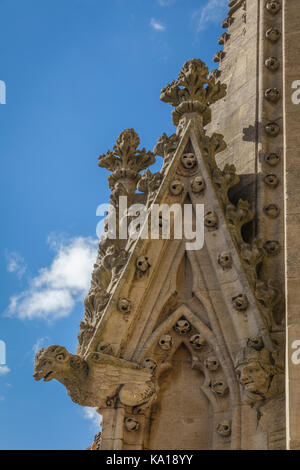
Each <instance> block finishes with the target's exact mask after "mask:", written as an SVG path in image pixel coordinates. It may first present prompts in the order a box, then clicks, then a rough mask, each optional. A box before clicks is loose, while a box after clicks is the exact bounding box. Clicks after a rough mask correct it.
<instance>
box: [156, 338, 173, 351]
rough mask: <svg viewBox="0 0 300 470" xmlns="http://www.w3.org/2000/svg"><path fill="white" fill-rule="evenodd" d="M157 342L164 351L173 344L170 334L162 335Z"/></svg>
mask: <svg viewBox="0 0 300 470" xmlns="http://www.w3.org/2000/svg"><path fill="white" fill-rule="evenodd" d="M158 344H159V346H160V348H161V349H163V350H164V351H169V350H170V349H171V348H172V346H173V338H172V336H170V335H163V336H162V337H161V338H160V340H159V343H158Z"/></svg>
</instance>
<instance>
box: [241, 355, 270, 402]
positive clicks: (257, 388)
mask: <svg viewBox="0 0 300 470" xmlns="http://www.w3.org/2000/svg"><path fill="white" fill-rule="evenodd" d="M268 369H269V368H268V367H267V366H266V367H265V368H263V367H262V365H261V364H260V362H259V361H258V360H250V361H249V362H248V363H246V364H241V365H239V366H238V368H237V372H238V376H239V381H240V383H241V384H242V386H243V387H244V390H245V392H246V393H247V394H250V395H249V396H250V397H251V398H254V399H255V400H256V401H257V400H262V399H263V398H264V397H265V395H266V394H267V392H268V390H269V386H270V382H271V375H270V370H268Z"/></svg>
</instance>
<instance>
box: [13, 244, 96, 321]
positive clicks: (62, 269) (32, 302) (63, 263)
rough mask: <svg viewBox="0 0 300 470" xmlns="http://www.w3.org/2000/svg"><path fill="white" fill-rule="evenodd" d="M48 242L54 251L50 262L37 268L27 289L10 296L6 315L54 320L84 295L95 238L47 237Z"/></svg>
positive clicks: (93, 255) (60, 316)
mask: <svg viewBox="0 0 300 470" xmlns="http://www.w3.org/2000/svg"><path fill="white" fill-rule="evenodd" d="M48 242H49V244H50V246H51V248H52V249H53V250H54V252H55V255H54V259H53V261H52V263H51V265H50V266H49V267H44V268H42V269H40V271H39V273H38V275H37V276H36V277H34V278H32V279H31V280H30V281H29V286H28V289H27V290H25V291H23V292H21V293H20V294H17V295H14V296H13V297H11V299H10V305H9V307H8V309H7V312H6V314H7V315H8V316H16V317H18V318H20V319H30V320H32V319H35V318H43V319H47V320H56V319H58V318H62V317H66V316H68V315H69V314H70V313H71V311H72V309H73V307H74V306H75V304H76V302H79V301H82V300H83V298H84V296H85V295H86V293H87V291H88V289H89V285H90V280H91V272H92V269H93V264H94V263H95V261H96V257H97V246H98V242H97V240H94V239H91V238H84V237H76V238H72V239H69V240H62V239H56V240H55V239H54V238H53V237H51V238H50V239H49V240H48Z"/></svg>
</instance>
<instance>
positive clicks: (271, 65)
mask: <svg viewBox="0 0 300 470" xmlns="http://www.w3.org/2000/svg"><path fill="white" fill-rule="evenodd" d="M265 66H266V67H267V69H269V70H271V72H275V71H276V70H278V69H279V66H280V62H279V60H278V59H277V57H268V58H267V59H266V60H265Z"/></svg>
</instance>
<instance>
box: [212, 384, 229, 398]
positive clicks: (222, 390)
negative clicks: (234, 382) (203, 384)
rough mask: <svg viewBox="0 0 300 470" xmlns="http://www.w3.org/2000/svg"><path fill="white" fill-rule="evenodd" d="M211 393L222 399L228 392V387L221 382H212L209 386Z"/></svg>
mask: <svg viewBox="0 0 300 470" xmlns="http://www.w3.org/2000/svg"><path fill="white" fill-rule="evenodd" d="M210 388H211V389H212V391H213V392H214V393H215V394H216V395H218V396H219V397H223V396H224V395H226V394H227V393H228V391H229V388H228V385H227V383H226V382H225V381H223V380H214V381H212V382H211V384H210Z"/></svg>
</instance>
